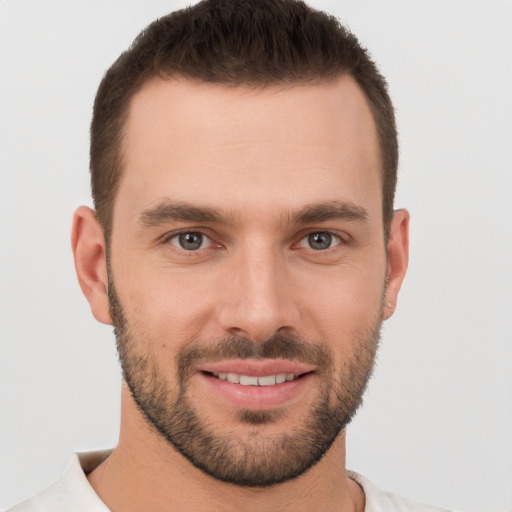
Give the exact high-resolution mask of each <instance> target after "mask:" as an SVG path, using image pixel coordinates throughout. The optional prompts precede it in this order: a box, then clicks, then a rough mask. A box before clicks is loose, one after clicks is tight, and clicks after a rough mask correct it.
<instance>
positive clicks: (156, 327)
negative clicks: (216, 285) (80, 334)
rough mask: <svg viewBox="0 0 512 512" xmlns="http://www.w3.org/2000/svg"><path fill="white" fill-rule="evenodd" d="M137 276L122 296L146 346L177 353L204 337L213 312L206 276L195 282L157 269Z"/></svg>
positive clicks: (162, 269)
mask: <svg viewBox="0 0 512 512" xmlns="http://www.w3.org/2000/svg"><path fill="white" fill-rule="evenodd" d="M132 274H133V273H132ZM135 274H136V275H129V274H128V275H129V278H128V279H125V280H124V281H123V289H122V291H120V292H119V293H120V294H121V293H122V294H123V296H122V297H121V301H122V304H123V306H124V307H125V316H126V318H127V319H128V321H129V323H130V325H131V326H132V327H133V329H134V330H136V331H138V332H139V333H140V335H141V337H143V338H144V340H145V341H144V342H145V343H148V344H151V345H152V346H153V349H155V348H156V347H160V348H163V347H164V346H165V347H166V349H167V350H171V349H175V350H174V351H176V350H178V349H179V348H181V347H182V346H183V345H184V344H186V343H187V342H190V341H191V340H193V339H194V338H196V337H197V336H199V335H200V334H201V331H202V329H203V328H204V325H205V321H207V319H208V317H209V314H210V311H211V306H210V304H211V301H210V300H209V298H208V292H209V291H210V289H211V285H209V283H208V282H207V281H208V279H207V278H206V277H205V276H197V277H196V278H194V279H192V280H191V276H190V273H187V274H185V273H180V272H170V271H169V270H168V269H165V268H158V267H156V266H154V267H151V268H150V269H149V270H147V269H146V270H141V271H139V272H136V273H135ZM125 275H126V274H125Z"/></svg>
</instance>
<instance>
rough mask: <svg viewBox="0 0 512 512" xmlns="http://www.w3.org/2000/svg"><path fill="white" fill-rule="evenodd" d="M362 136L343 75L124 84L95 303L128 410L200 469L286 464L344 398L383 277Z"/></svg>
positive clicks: (357, 388)
mask: <svg viewBox="0 0 512 512" xmlns="http://www.w3.org/2000/svg"><path fill="white" fill-rule="evenodd" d="M377 147H378V143H377V134H376V129H375V126H374V122H373V119H372V116H371V113H370V110H369V107H368V106H367V104H366V101H365V99H364V96H363V93H362V92H361V91H360V90H359V88H358V87H357V85H356V84H355V82H354V81H353V80H352V79H350V78H348V77H345V78H341V79H339V80H338V81H336V82H333V83H329V84H326V83H324V84H319V85H307V86H296V87H293V88H283V89H278V88H266V89H262V90H259V91H256V90H249V89H245V88H227V87H222V86H211V85H205V84H193V83H191V82H188V81H184V80H183V81H177V80H174V81H163V80H157V79H155V80H153V81H151V82H149V83H147V84H146V85H145V86H144V87H143V88H142V90H141V91H140V92H139V93H138V94H137V95H136V96H135V97H134V98H133V101H132V104H131V109H130V114H129V119H128V122H127V127H126V138H125V140H124V150H125V154H124V174H123V178H122V181H121V184H120V188H119V191H118V193H117V197H116V202H115V208H114V221H113V230H112V239H111V252H110V262H109V263H110V277H109V279H110V288H109V296H110V299H111V315H112V318H113V322H114V325H115V326H116V332H117V336H118V345H119V351H120V356H121V362H122V365H123V371H124V374H125V378H126V381H127V383H128V385H129V387H130V389H131V392H132V395H133V398H134V400H135V402H136V403H137V405H138V407H139V409H140V410H141V411H142V412H143V414H144V415H145V417H146V419H147V420H148V422H149V424H150V425H151V426H152V427H155V428H156V429H157V430H158V431H159V432H160V434H161V435H162V436H163V438H166V439H167V440H168V441H170V442H171V443H172V444H173V445H174V447H175V448H177V449H178V450H179V451H180V452H181V453H182V454H183V455H184V456H185V457H187V458H188V459H189V460H190V461H191V462H192V463H193V464H195V465H196V466H197V467H199V468H201V469H202V470H203V471H205V472H206V473H208V474H211V475H212V476H214V477H216V478H219V479H221V480H225V481H230V482H233V483H236V484H240V485H269V484H272V483H277V482H280V481H284V480H287V479H289V478H292V477H295V476H297V475H299V474H301V473H303V472H304V471H306V470H307V469H308V468H309V467H311V466H312V465H313V464H314V463H315V462H317V461H318V460H319V459H320V458H321V457H322V456H323V454H324V453H325V452H326V451H327V450H328V448H329V447H330V445H331V444H332V442H333V441H334V439H335V438H336V436H337V435H338V434H339V432H340V429H342V428H343V427H344V426H345V424H346V423H347V422H348V421H349V419H350V418H351V416H352V415H353V413H354V411H355V409H356V408H357V405H358V404H359V402H360V398H361V396H362V393H363V391H364V387H365V385H366V382H367V380H368V378H369V375H370V373H371V369H372V367H373V361H374V355H375V351H376V347H377V343H378V335H379V328H380V324H381V322H382V319H383V299H384V294H385V282H386V250H385V244H384V236H383V226H382V212H381V210H382V199H381V195H382V192H381V190H382V184H381V172H380V161H379V156H378V151H377Z"/></svg>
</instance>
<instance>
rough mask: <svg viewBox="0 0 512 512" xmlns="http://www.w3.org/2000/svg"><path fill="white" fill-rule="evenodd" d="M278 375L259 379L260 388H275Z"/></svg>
mask: <svg viewBox="0 0 512 512" xmlns="http://www.w3.org/2000/svg"><path fill="white" fill-rule="evenodd" d="M276 377H277V376H276V375H268V376H267V377H259V378H258V384H259V385H260V386H273V385H274V384H275V383H276V381H277V379H276Z"/></svg>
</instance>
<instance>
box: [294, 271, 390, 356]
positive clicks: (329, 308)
mask: <svg viewBox="0 0 512 512" xmlns="http://www.w3.org/2000/svg"><path fill="white" fill-rule="evenodd" d="M376 268H378V269H379V270H378V271H376V272H368V271H366V272H363V271H361V270H358V269H357V268H351V269H346V271H343V272H341V271H340V272H339V273H338V275H333V276H331V277H330V279H329V280H327V281H326V283H325V286H324V287H321V286H318V285H319V284H320V283H318V281H317V283H316V284H317V286H316V288H315V291H314V292H312V293H309V294H307V295H305V297H306V300H305V303H304V305H303V309H304V311H309V315H308V316H309V322H310V325H311V332H309V333H307V334H308V335H309V336H310V337H312V339H315V338H316V339H317V338H318V337H320V341H323V342H325V343H327V344H329V345H330V346H331V349H332V350H333V351H334V352H335V353H343V354H347V353H350V352H353V351H354V350H355V348H357V347H356V345H358V344H359V343H360V342H361V340H363V339H366V338H367V337H369V336H370V333H371V332H373V331H374V330H375V328H376V326H379V325H380V323H381V321H382V300H383V291H384V279H385V272H384V268H383V266H382V265H379V264H376Z"/></svg>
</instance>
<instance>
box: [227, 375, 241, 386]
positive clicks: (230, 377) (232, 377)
mask: <svg viewBox="0 0 512 512" xmlns="http://www.w3.org/2000/svg"><path fill="white" fill-rule="evenodd" d="M228 382H232V383H233V384H238V383H239V382H240V375H238V373H228Z"/></svg>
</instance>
